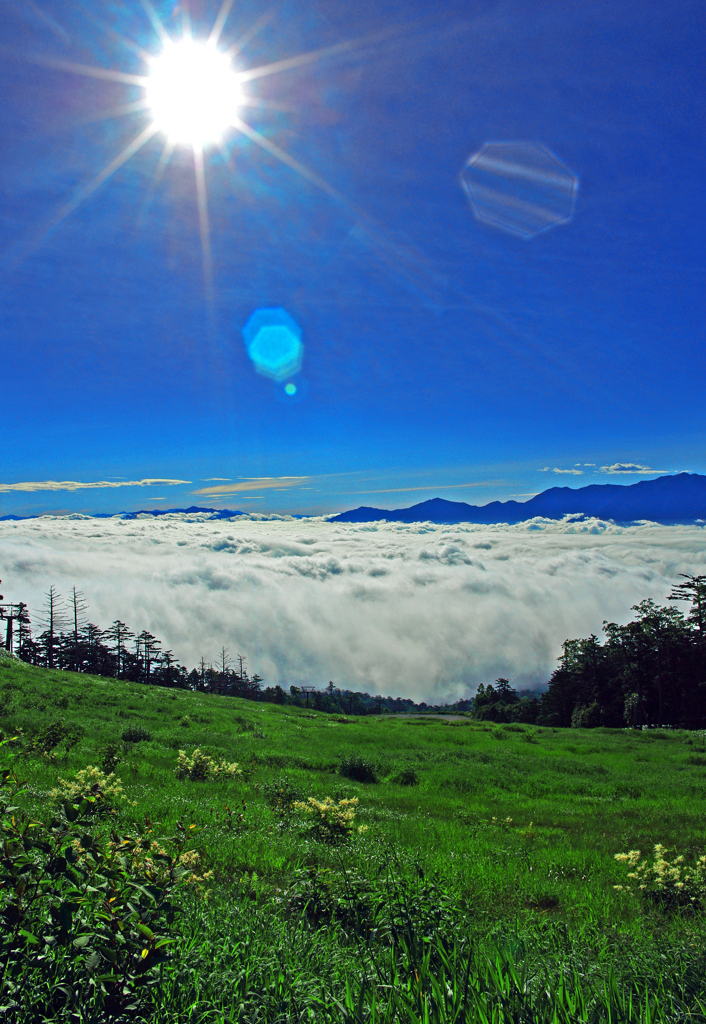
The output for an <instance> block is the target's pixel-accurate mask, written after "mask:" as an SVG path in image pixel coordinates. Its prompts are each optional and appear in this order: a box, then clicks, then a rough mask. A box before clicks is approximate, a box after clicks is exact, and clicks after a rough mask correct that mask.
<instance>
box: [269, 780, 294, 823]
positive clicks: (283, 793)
mask: <svg viewBox="0 0 706 1024" xmlns="http://www.w3.org/2000/svg"><path fill="white" fill-rule="evenodd" d="M263 793H264V797H265V800H266V801H267V803H268V804H269V805H270V807H271V808H272V809H273V811H276V812H277V813H278V814H281V815H287V814H290V813H291V812H292V811H293V810H294V804H295V803H296V802H297V801H298V800H301V793H300V792H299V791H298V790H297V788H296V787H295V785H294V783H293V782H292V780H291V779H290V778H289V776H288V775H282V776H280V778H278V779H270V781H269V782H266V783H265V785H264V787H263Z"/></svg>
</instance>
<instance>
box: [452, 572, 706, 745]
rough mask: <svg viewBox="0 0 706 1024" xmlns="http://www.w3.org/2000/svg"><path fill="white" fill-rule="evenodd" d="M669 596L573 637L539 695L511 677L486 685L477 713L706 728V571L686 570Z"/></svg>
mask: <svg viewBox="0 0 706 1024" xmlns="http://www.w3.org/2000/svg"><path fill="white" fill-rule="evenodd" d="M667 600H668V601H684V602H686V603H687V604H688V605H689V608H688V610H687V612H686V614H684V613H683V612H682V611H681V610H680V609H679V608H675V607H673V606H671V605H657V604H655V602H654V601H651V600H650V601H641V602H640V603H639V604H636V605H633V608H632V611H634V612H635V613H636V615H635V618H634V619H633V620H632V621H631V622H628V623H627V625H624V626H623V625H619V624H618V623H615V622H604V623H603V633H604V634H605V637H604V639H603V640H602V641H601V640H599V638H598V637H597V636H596V635H595V634H591V636H589V637H586V638H584V639H577V640H566V641H565V642H564V644H563V645H562V654H561V657H560V658H559V664H558V667H557V668H556V669H555V671H554V672H553V673H552V675H551V678H550V679H549V683H548V685H547V688H546V690H545V691H544V693H542V694H541V696H539V698H538V699H531V698H528V697H525V698H523V697H521V695H519V694H517V693H516V692H515V690H513V688H512V687H511V686H510V684H509V682H508V680H506V679H498V680H497V681H496V685H495V686H493V685H492V684H491V685H488V686H480V687H479V688H478V692H477V694H476V697H475V699H474V701H473V708H472V712H471V713H472V714H473V715H474V717H476V718H480V719H487V720H491V721H496V722H511V721H519V722H532V723H536V724H537V725H546V726H555V727H560V728H568V727H570V726H574V727H577V728H594V727H596V726H606V727H608V728H614V729H619V728H625V727H632V728H639V727H642V726H671V727H678V728H684V729H703V728H706V576H690V575H688V574H682V582H680V583H677V584H676V585H675V586H674V587H673V588H672V591H671V593H670V594H669V596H668V598H667Z"/></svg>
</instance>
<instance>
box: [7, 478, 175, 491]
mask: <svg viewBox="0 0 706 1024" xmlns="http://www.w3.org/2000/svg"><path fill="white" fill-rule="evenodd" d="M190 483H191V480H163V479H150V480H120V479H113V480H96V481H94V482H93V483H83V482H82V481H81V480H34V481H28V482H26V483H19V484H2V483H0V493H3V494H7V493H8V492H10V491H27V492H34V491H88V490H93V489H95V488H102V487H155V486H160V487H161V486H165V487H175V486H177V484H190Z"/></svg>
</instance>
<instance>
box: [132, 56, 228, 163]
mask: <svg viewBox="0 0 706 1024" xmlns="http://www.w3.org/2000/svg"><path fill="white" fill-rule="evenodd" d="M146 98H147V102H148V104H149V107H150V110H151V112H152V116H153V118H154V123H155V126H156V127H157V128H158V129H159V130H160V131H162V132H164V134H165V135H167V136H168V138H169V139H170V140H171V141H172V142H176V143H179V142H182V143H191V144H192V145H206V144H208V143H216V142H219V141H220V139H221V138H222V137H223V135H224V134H225V132H226V131H227V130H228V128H229V127H230V125H231V124H232V123H233V118H234V117H236V116H237V114H238V110H239V108H240V103H241V100H242V92H241V88H240V81H239V79H238V74H237V72H236V71H234V70H233V67H232V65H231V62H230V59H229V57H228V55H227V54H225V53H222V52H221V51H220V50H217V49H216V47H215V46H212V45H210V44H209V43H203V42H198V41H197V40H194V39H181V40H180V41H179V42H176V43H170V44H168V45H167V46H166V47H165V49H164V51H163V52H162V53H161V54H160V56H159V57H155V58H154V60H153V61H152V62H151V71H150V77H149V81H148V83H147V86H146Z"/></svg>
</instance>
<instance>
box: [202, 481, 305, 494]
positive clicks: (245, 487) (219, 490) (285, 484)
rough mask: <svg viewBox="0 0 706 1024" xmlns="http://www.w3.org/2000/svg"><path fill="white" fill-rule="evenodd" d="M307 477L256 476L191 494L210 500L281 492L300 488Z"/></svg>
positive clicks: (204, 488)
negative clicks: (253, 493)
mask: <svg viewBox="0 0 706 1024" xmlns="http://www.w3.org/2000/svg"><path fill="white" fill-rule="evenodd" d="M310 479H311V477H308V476H258V477H249V478H248V479H247V480H240V481H238V483H237V484H228V485H227V486H226V487H202V488H201V489H200V490H198V491H192V492H191V493H192V494H203V495H206V496H208V497H211V498H215V497H220V496H222V495H224V494H239V493H240V492H241V491H254V490H258V491H262V490H281V491H288V490H290V489H291V488H293V487H301V486H302V484H306V483H308V482H309V480H310Z"/></svg>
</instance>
